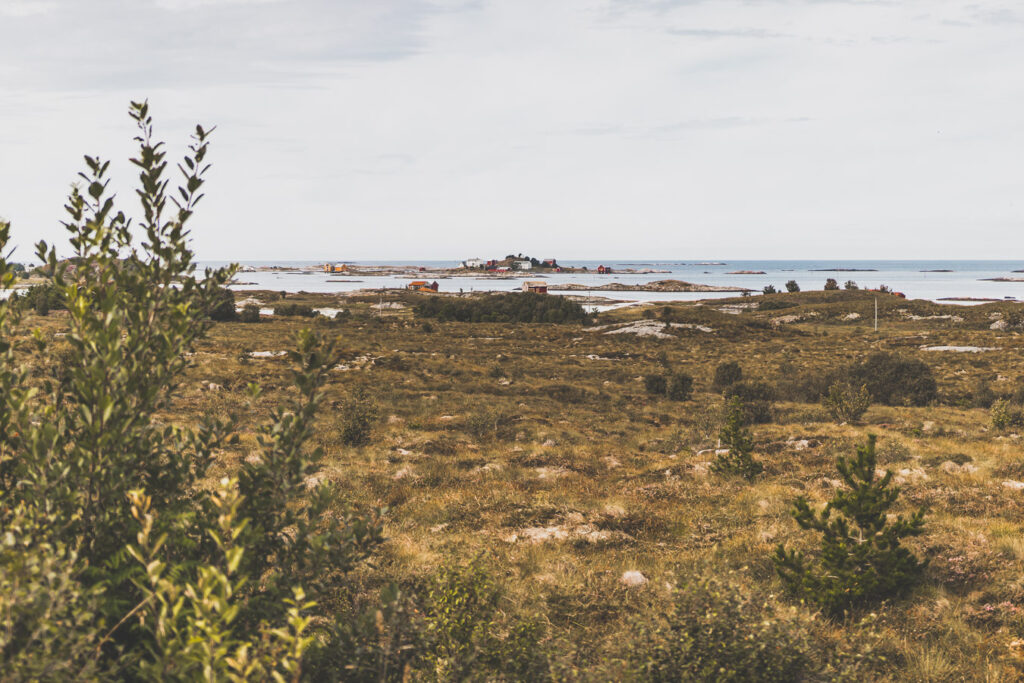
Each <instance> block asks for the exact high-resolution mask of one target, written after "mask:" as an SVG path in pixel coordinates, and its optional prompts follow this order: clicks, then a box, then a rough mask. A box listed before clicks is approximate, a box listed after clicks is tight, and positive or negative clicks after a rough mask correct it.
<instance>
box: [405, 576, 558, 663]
mask: <svg viewBox="0 0 1024 683" xmlns="http://www.w3.org/2000/svg"><path fill="white" fill-rule="evenodd" d="M500 600H501V591H500V590H499V589H498V586H497V585H496V584H495V583H494V580H493V579H492V578H491V576H490V575H489V574H488V573H487V572H486V571H485V570H484V568H483V565H482V563H481V561H480V560H479V558H477V559H475V560H473V561H472V562H470V563H469V564H467V565H466V566H463V567H442V568H441V570H440V571H439V572H438V573H437V575H436V576H435V577H434V579H433V581H432V582H431V585H430V588H429V590H428V591H427V596H426V600H425V604H424V605H423V621H424V626H425V628H424V631H425V633H424V637H425V639H426V641H427V647H426V648H425V651H424V654H425V656H424V661H425V664H426V670H427V672H429V674H430V676H431V677H432V678H435V679H436V680H452V681H461V680H516V681H520V680H521V681H532V680H544V679H546V678H548V674H549V669H550V664H549V656H548V653H547V649H546V648H545V647H543V646H542V641H543V639H544V636H545V631H546V630H545V628H544V626H543V623H542V622H540V621H539V620H533V619H525V620H520V621H517V622H514V623H512V624H511V625H510V627H508V628H507V631H506V633H505V634H504V637H502V633H501V632H502V631H503V630H506V629H505V628H503V626H504V624H503V623H502V621H501V620H500V619H499V616H500V615H499V610H498V607H499V603H500Z"/></svg>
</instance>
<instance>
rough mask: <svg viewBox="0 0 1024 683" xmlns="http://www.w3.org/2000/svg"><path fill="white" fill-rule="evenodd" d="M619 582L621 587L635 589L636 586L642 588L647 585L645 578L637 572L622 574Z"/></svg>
mask: <svg viewBox="0 0 1024 683" xmlns="http://www.w3.org/2000/svg"><path fill="white" fill-rule="evenodd" d="M619 582H620V583H621V584H622V585H623V586H627V587H629V588H636V587H637V586H642V585H644V584H645V583H647V577H646V576H644V575H643V574H641V573H640V572H638V571H635V570H631V571H628V572H622V577H621V578H619Z"/></svg>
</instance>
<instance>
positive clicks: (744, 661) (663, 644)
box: [631, 578, 823, 683]
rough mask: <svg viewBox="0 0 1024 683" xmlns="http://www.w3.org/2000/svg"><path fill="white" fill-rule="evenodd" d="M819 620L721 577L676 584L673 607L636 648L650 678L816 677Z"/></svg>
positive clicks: (641, 672) (642, 674)
mask: <svg viewBox="0 0 1024 683" xmlns="http://www.w3.org/2000/svg"><path fill="white" fill-rule="evenodd" d="M811 630H812V623H811V622H810V620H808V619H806V618H804V617H802V616H801V615H800V614H799V613H797V612H796V611H795V610H777V609H775V608H774V607H773V606H772V605H771V604H770V603H768V602H767V601H766V600H765V598H764V596H760V595H756V594H754V593H752V592H751V591H750V590H749V589H747V588H741V587H740V586H738V585H736V584H734V583H729V582H727V581H724V580H721V579H718V578H705V579H701V580H700V581H697V582H695V583H691V584H687V585H685V586H683V587H681V588H679V589H677V590H676V591H675V593H674V595H673V600H672V603H671V609H670V610H668V612H667V614H666V615H665V616H664V618H663V619H662V620H661V622H660V623H658V624H656V625H655V626H654V627H653V628H652V627H648V628H647V629H646V632H645V633H644V636H643V638H642V639H641V643H642V645H641V646H640V647H639V648H635V649H633V650H632V652H631V656H632V658H633V662H634V666H635V667H636V670H637V674H638V678H639V679H640V680H645V681H659V682H660V681H665V682H666V683H667V682H669V681H780V682H781V681H799V680H815V679H816V678H817V677H816V676H815V674H816V673H818V672H819V671H820V670H821V669H822V668H823V667H822V664H821V662H820V651H819V650H818V648H817V647H816V646H817V643H815V641H814V640H813V638H812V636H811Z"/></svg>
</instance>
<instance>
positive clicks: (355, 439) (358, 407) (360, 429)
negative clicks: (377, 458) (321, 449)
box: [341, 386, 380, 446]
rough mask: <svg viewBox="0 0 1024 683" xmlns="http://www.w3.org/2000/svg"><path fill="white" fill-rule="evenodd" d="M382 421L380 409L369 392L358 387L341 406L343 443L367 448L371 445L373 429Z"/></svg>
mask: <svg viewBox="0 0 1024 683" xmlns="http://www.w3.org/2000/svg"><path fill="white" fill-rule="evenodd" d="M379 419H380V409H379V408H378V407H377V404H376V403H375V402H374V401H373V399H372V398H370V394H369V392H367V391H366V389H365V388H363V387H361V386H356V387H355V388H354V389H352V391H350V392H349V394H348V396H346V397H345V399H344V400H343V401H342V405H341V442H342V443H344V444H345V445H346V446H365V445H366V444H368V443H370V435H371V434H372V433H373V427H374V425H375V424H376V423H377V421H378V420H379Z"/></svg>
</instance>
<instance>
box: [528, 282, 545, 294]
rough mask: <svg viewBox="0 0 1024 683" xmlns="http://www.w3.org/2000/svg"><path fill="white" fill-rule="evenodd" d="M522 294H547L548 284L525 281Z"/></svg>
mask: <svg viewBox="0 0 1024 683" xmlns="http://www.w3.org/2000/svg"><path fill="white" fill-rule="evenodd" d="M523 291H524V292H533V293H534V294H547V293H548V283H546V282H543V281H541V280H526V281H524V282H523Z"/></svg>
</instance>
